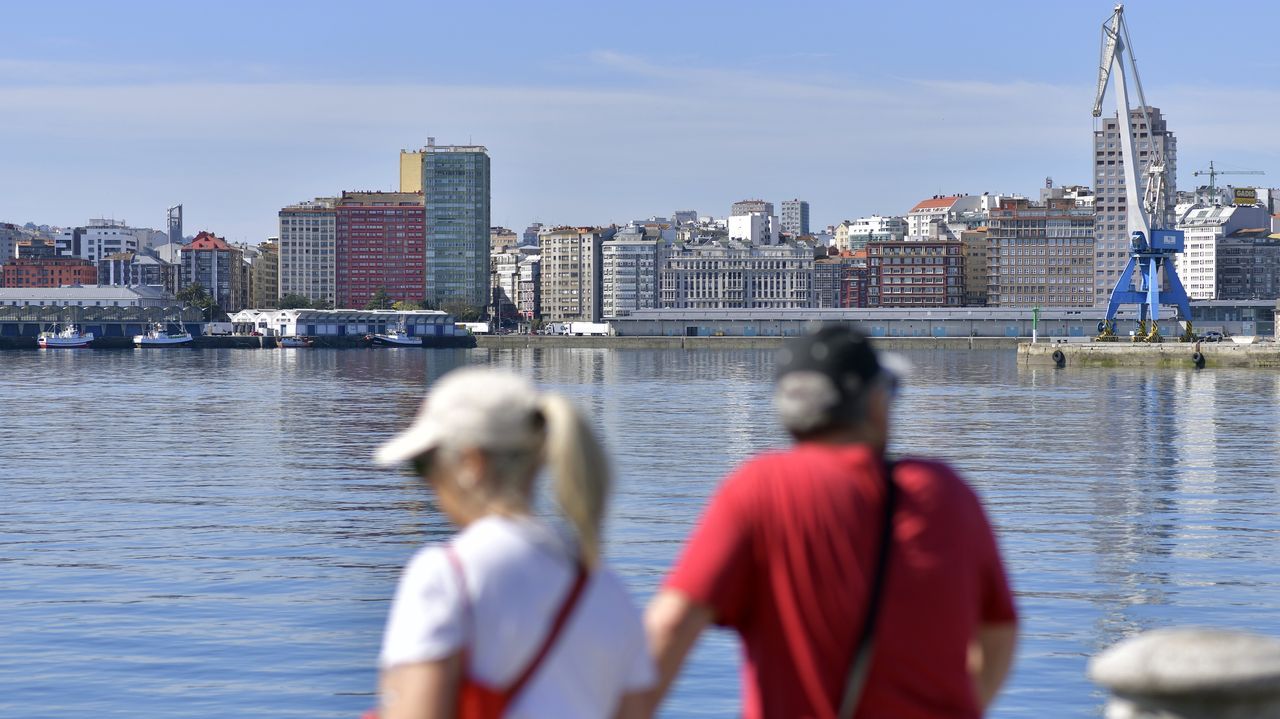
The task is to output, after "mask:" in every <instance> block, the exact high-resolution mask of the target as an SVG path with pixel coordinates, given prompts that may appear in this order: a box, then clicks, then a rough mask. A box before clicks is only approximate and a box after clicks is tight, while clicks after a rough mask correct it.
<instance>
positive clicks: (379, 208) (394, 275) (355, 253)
mask: <svg viewBox="0 0 1280 719" xmlns="http://www.w3.org/2000/svg"><path fill="white" fill-rule="evenodd" d="M336 212H337V217H336V228H335V233H334V294H335V296H336V297H335V299H336V302H335V304H336V306H337V307H339V308H353V309H360V308H363V307H364V306H365V305H366V304H368V303H369V300H371V299H372V298H373V296H374V295H375V293H377V292H378V290H382V291H384V292H386V293H387V295H388V296H389V297H390V298H391V301H392V302H395V301H398V300H399V301H405V302H421V301H422V300H423V298H424V297H426V281H427V278H426V269H427V249H426V238H427V233H426V211H425V205H424V204H423V200H422V193H421V192H344V193H342V197H341V198H339V199H338V201H337V203H336Z"/></svg>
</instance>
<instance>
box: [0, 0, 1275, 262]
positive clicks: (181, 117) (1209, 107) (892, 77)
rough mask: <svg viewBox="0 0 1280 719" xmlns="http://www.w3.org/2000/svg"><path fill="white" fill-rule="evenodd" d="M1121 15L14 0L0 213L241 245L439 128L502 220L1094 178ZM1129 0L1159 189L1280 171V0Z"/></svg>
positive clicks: (1094, 10) (802, 6)
mask: <svg viewBox="0 0 1280 719" xmlns="http://www.w3.org/2000/svg"><path fill="white" fill-rule="evenodd" d="M1111 7H1112V3H1110V2H1071V3H1049V2H1028V1H1027V0H1022V1H1020V2H1016V1H1013V0H995V1H993V2H989V3H982V4H980V5H973V4H967V3H951V2H911V1H902V2H893V3H883V2H881V3H868V2H839V3H837V2H806V1H804V0H800V1H797V2H790V3H787V4H785V5H784V4H781V3H775V4H765V3H755V2H733V3H728V2H701V3H698V2H684V3H678V2H665V1H663V2H649V3H645V4H629V5H617V6H611V5H610V4H607V3H601V2H598V1H597V2H557V1H555V0H546V1H545V2H541V3H529V2H521V3H514V2H493V3H480V2H475V3H466V4H463V3H448V4H445V3H436V2H384V3H355V2H347V3H338V2H305V3H304V2H276V1H272V0H259V1H258V2H239V1H230V2H227V1H223V2H218V3H186V2H178V3H174V2H129V1H128V0H120V1H119V2H113V3H105V2H48V3H27V2H8V1H5V2H0V17H2V18H3V27H4V33H3V42H0V98H3V103H2V104H0V158H2V160H0V183H2V184H0V220H2V221H16V222H26V221H29V220H30V221H36V222H42V223H51V224H61V225H67V224H79V223H83V222H84V221H85V220H87V219H88V218H89V217H98V216H111V217H116V218H123V219H127V220H128V221H130V223H132V224H135V225H140V226H153V227H161V226H162V225H163V222H164V210H165V208H166V207H167V206H168V205H170V204H174V203H178V202H181V203H183V204H184V205H185V208H186V217H187V230H188V232H189V233H191V232H194V231H195V230H197V229H210V230H213V231H214V232H217V233H218V234H220V235H225V236H227V237H229V238H230V239H233V240H247V241H257V240H260V239H263V238H265V237H267V236H269V235H272V234H274V233H275V224H276V219H275V218H276V214H275V213H276V211H277V210H278V209H279V208H280V207H281V206H282V205H284V204H288V203H290V202H294V201H297V200H301V199H307V198H310V197H313V196H316V195H325V194H333V193H336V192H338V191H341V190H344V189H394V187H395V184H396V182H397V161H398V160H397V155H398V151H399V150H400V149H401V148H413V147H418V146H420V145H421V144H423V143H424V142H425V140H426V137H427V136H429V135H430V136H434V137H436V138H437V141H438V142H441V143H466V142H475V143H478V144H484V145H486V146H488V147H489V150H490V153H491V155H492V157H493V221H494V223H495V224H502V225H506V226H510V227H514V228H516V229H521V228H523V227H524V226H525V225H526V224H528V223H529V222H532V221H535V220H537V221H541V222H544V223H549V224H570V223H572V224H583V223H608V222H622V221H626V220H629V219H634V218H640V217H647V216H650V215H667V214H669V213H670V212H671V211H673V210H675V209H686V208H688V209H696V210H698V211H699V212H701V213H703V214H719V215H723V214H727V212H728V207H729V204H730V203H731V202H733V201H734V200H737V199H743V198H746V197H764V198H766V199H770V200H773V201H775V202H778V201H781V200H783V199H788V198H791V197H801V198H805V199H808V200H809V201H810V202H811V204H812V213H813V222H814V224H815V225H826V224H829V223H833V222H838V221H839V220H841V219H844V218H850V217H856V216H860V215H865V214H871V213H882V214H887V213H904V212H906V210H907V209H909V208H910V207H911V205H913V204H914V203H915V202H916V201H918V200H919V199H921V198H923V197H927V196H929V195H932V194H935V193H942V192H946V193H949V192H970V193H980V192H983V191H992V192H1021V193H1026V194H1033V193H1035V192H1036V190H1037V188H1038V187H1040V186H1041V185H1042V183H1043V182H1044V178H1045V177H1046V176H1052V177H1053V178H1054V180H1055V181H1056V182H1058V183H1064V182H1066V183H1088V182H1089V179H1090V177H1089V171H1090V166H1089V160H1090V157H1089V153H1090V151H1091V145H1090V131H1091V129H1092V127H1093V119H1092V117H1091V116H1090V114H1089V110H1090V105H1091V103H1092V99H1093V85H1094V81H1095V73H1096V69H1095V65H1096V62H1097V55H1098V43H1099V38H1098V29H1099V27H1100V26H1101V24H1102V22H1103V21H1104V20H1105V19H1106V18H1107V17H1108V15H1109V14H1110V12H1111ZM1126 7H1127V14H1128V17H1129V22H1130V24H1131V32H1132V33H1133V42H1134V45H1135V48H1136V50H1137V53H1138V62H1139V69H1140V70H1141V72H1142V76H1143V82H1144V86H1145V89H1146V92H1147V96H1148V98H1149V99H1150V101H1151V102H1152V103H1153V104H1155V105H1158V106H1160V107H1161V108H1162V109H1164V110H1165V113H1166V115H1167V116H1168V119H1169V123H1170V126H1171V127H1172V129H1173V130H1174V131H1175V133H1176V134H1177V135H1178V138H1179V158H1178V160H1179V162H1178V166H1179V178H1178V184H1179V186H1180V187H1187V186H1189V185H1190V183H1191V182H1193V181H1194V179H1195V178H1193V177H1191V174H1190V173H1191V171H1192V170H1194V169H1198V168H1201V167H1206V166H1207V164H1208V161H1209V160H1210V159H1213V160H1216V161H1217V164H1218V166H1219V167H1220V168H1223V167H1227V168H1236V169H1259V170H1267V171H1274V172H1276V173H1280V163H1277V160H1278V159H1280V138H1278V136H1277V133H1276V132H1275V130H1274V127H1275V122H1274V119H1273V118H1274V117H1275V115H1276V112H1277V111H1280V93H1278V92H1277V91H1276V88H1275V85H1276V82H1275V78H1277V77H1278V76H1280V59H1278V58H1277V56H1276V54H1275V53H1274V51H1273V50H1272V47H1271V42H1270V41H1271V39H1272V38H1271V36H1272V33H1273V32H1274V28H1276V27H1277V20H1280V8H1277V7H1276V6H1275V5H1274V4H1271V3H1255V4H1251V5H1249V6H1248V7H1247V9H1246V8H1245V6H1239V7H1240V9H1239V11H1238V12H1230V11H1228V10H1226V9H1225V7H1224V9H1223V10H1219V9H1218V6H1215V5H1212V4H1206V3H1203V2H1200V3H1190V2H1170V1H1167V0H1139V1H1138V2H1131V3H1128V4H1127V6H1126ZM1113 107H1114V105H1113V104H1112V102H1111V101H1110V100H1108V103H1107V105H1106V108H1107V110H1108V111H1113ZM1248 179H1252V178H1248ZM1263 179H1264V180H1266V181H1267V183H1268V184H1272V185H1280V178H1277V179H1272V178H1271V177H1268V178H1263Z"/></svg>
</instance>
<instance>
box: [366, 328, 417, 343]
mask: <svg viewBox="0 0 1280 719" xmlns="http://www.w3.org/2000/svg"><path fill="white" fill-rule="evenodd" d="M364 338H365V339H366V340H369V341H370V342H372V343H374V344H375V345H382V346H384V347H421V346H422V338H421V337H414V336H413V335H411V334H409V330H408V329H407V328H405V326H404V325H399V326H397V327H394V328H392V329H390V330H388V331H387V332H381V333H378V334H372V335H365V336H364Z"/></svg>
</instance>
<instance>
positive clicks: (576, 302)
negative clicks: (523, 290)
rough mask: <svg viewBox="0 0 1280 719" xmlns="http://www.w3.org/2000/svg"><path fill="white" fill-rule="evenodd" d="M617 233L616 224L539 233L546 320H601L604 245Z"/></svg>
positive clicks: (562, 228) (542, 304) (544, 317)
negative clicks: (601, 270) (614, 225)
mask: <svg viewBox="0 0 1280 719" xmlns="http://www.w3.org/2000/svg"><path fill="white" fill-rule="evenodd" d="M615 233H616V229H615V228H612V227H556V228H554V229H549V230H543V231H542V232H539V233H538V245H539V247H540V248H541V251H542V262H541V265H542V266H541V286H542V292H541V297H540V302H541V306H542V310H541V315H542V319H543V320H544V321H546V322H599V321H600V317H601V312H602V307H601V297H600V287H601V282H600V262H601V251H602V247H601V246H602V244H603V243H604V241H605V240H608V239H610V238H611V237H613V236H614V234H615Z"/></svg>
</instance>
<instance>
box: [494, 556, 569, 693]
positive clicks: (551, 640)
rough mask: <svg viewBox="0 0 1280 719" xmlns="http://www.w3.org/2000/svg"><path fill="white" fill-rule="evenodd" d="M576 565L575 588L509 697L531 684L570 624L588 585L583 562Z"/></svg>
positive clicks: (508, 691)
mask: <svg viewBox="0 0 1280 719" xmlns="http://www.w3.org/2000/svg"><path fill="white" fill-rule="evenodd" d="M574 565H575V567H576V568H577V576H575V577H574V579H573V586H572V587H571V588H570V589H569V594H568V596H566V597H565V599H564V602H563V603H562V604H561V605H560V611H559V612H557V613H556V618H555V621H554V622H553V623H552V624H551V630H550V631H548V632H547V636H546V638H545V639H543V640H542V646H541V647H540V648H539V649H538V652H537V653H536V654H534V655H533V659H532V660H530V661H529V664H528V666H526V667H525V669H524V671H523V672H521V673H520V676H519V678H517V679H516V681H515V683H514V684H512V685H511V686H510V687H508V688H507V690H506V694H507V696H508V697H510V698H512V699H514V698H515V696H516V695H517V694H519V693H520V690H521V689H523V688H524V685H525V684H527V683H529V680H530V679H532V678H533V675H534V673H535V672H537V671H538V667H539V666H541V665H542V661H543V660H544V659H546V658H547V655H548V654H550V653H551V648H552V647H554V646H555V643H556V639H558V638H559V636H560V632H561V630H563V629H564V626H565V624H567V623H568V622H569V615H571V614H573V608H574V607H575V606H577V604H578V599H580V598H581V597H582V590H583V589H584V588H585V587H586V585H587V569H586V567H584V566H582V563H581V562H575V563H574Z"/></svg>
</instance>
